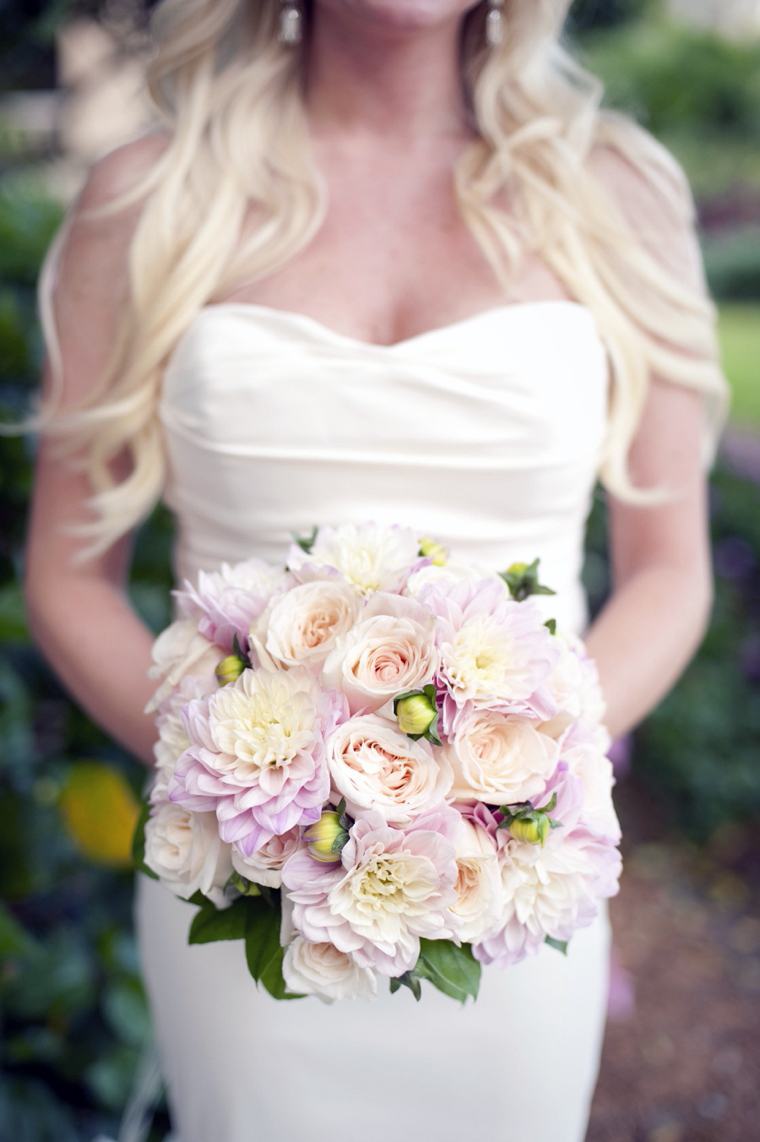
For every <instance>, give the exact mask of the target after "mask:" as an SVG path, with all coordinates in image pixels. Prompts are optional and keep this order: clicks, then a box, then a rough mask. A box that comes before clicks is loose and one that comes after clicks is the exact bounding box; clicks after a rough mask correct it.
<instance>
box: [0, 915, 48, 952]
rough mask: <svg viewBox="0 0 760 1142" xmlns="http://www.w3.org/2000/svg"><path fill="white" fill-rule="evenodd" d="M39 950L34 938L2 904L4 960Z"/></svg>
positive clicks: (0, 926) (0, 934)
mask: <svg viewBox="0 0 760 1142" xmlns="http://www.w3.org/2000/svg"><path fill="white" fill-rule="evenodd" d="M39 950H40V949H39V945H38V944H37V941H36V940H35V939H34V937H33V936H32V935H31V934H30V933H29V932H27V931H26V929H25V928H24V927H23V925H22V924H20V923H19V922H18V920H17V919H16V918H15V916H14V915H13V913H12V912H10V911H9V909H8V908H6V906H5V904H3V903H2V902H0V955H2V957H3V959H10V958H11V957H12V956H20V955H24V954H29V953H34V952H36V951H39Z"/></svg>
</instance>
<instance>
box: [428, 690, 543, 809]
mask: <svg viewBox="0 0 760 1142" xmlns="http://www.w3.org/2000/svg"><path fill="white" fill-rule="evenodd" d="M444 748H445V750H446V754H447V756H448V757H449V759H450V761H451V764H452V768H453V771H454V781H453V786H452V791H453V793H454V794H455V796H457V797H459V798H463V799H470V798H473V797H474V798H476V799H477V800H478V801H485V802H486V804H488V805H509V804H514V803H515V802H517V801H529V800H530V799H531V798H532V797H535V796H537V795H538V794H539V793H540V792H541V791H542V790H543V788H544V786H545V784H546V781H547V779H548V778H549V777H550V776H551V774H552V772H553V771H554V768H555V766H556V764H557V760H558V757H559V747H558V745H557V743H556V742H555V741H554V740H553V738H551V737H549V736H548V735H546V734H543V733H540V732H539V731H538V730H537V729H536V728H535V725H534V724H533V723H532V722H530V721H529V720H528V719H527V718H523V717H519V716H518V715H515V714H503V713H500V712H499V711H496V710H487V709H477V708H475V709H471V710H469V711H465V712H464V713H463V714H462V716H461V718H460V719H459V720H458V723H457V728H456V730H455V732H454V736H453V739H452V741H451V743H450V745H449V746H447V747H444Z"/></svg>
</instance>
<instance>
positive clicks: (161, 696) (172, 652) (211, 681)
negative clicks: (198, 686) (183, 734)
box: [143, 619, 222, 714]
mask: <svg viewBox="0 0 760 1142" xmlns="http://www.w3.org/2000/svg"><path fill="white" fill-rule="evenodd" d="M151 656H152V659H153V661H152V663H151V665H150V667H149V668H148V677H149V678H160V679H161V683H160V685H159V686H158V688H157V689H156V690H155V692H154V693H153V695H152V697H151V698H150V699H149V700H148V702H147V704H146V706H145V708H144V710H143V713H146V714H151V713H153V712H154V710H157V709H158V707H159V706H160V705H161V704H162V703H163V702H165V701H166V700H167V699H168V698H169V696H170V695H171V692H172V690H174V689H175V688H176V687H177V686H179V684H180V682H181V680H182V679H183V678H184V677H185V676H186V675H193V676H197V677H198V678H199V679H200V680H201V681H202V682H203V683H204V684H205V687H206V690H207V691H208V692H211V691H212V690H214V689H215V688H216V679H215V677H214V670H215V668H216V664H217V662H218V661H219V659H220V658H221V657H222V652H221V650H220V649H219V647H218V646H216V645H215V644H214V643H213V642H209V640H208V639H207V638H204V637H203V635H202V634H198V625H197V623H196V622H195V620H194V619H178V620H177V621H176V622H173V623H171V624H170V625H169V626H168V627H166V629H165V630H163V631H161V633H160V634H159V635H158V637H157V638H156V639H155V641H154V643H153V647H152V649H151Z"/></svg>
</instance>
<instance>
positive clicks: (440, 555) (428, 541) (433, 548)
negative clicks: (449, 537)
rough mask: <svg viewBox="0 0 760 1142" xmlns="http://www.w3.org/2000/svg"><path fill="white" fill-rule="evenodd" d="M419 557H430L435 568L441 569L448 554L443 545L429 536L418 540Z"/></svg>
mask: <svg viewBox="0 0 760 1142" xmlns="http://www.w3.org/2000/svg"><path fill="white" fill-rule="evenodd" d="M420 555H429V556H431V558H432V560H433V563H434V565H435V566H436V567H443V565H444V564H445V563H446V561H447V560H448V557H449V553H448V551H447V550H446V548H445V547H444V546H443V544H442V543H439V542H438V540H437V539H433V537H432V536H430V535H423V537H422V539H421V540H420Z"/></svg>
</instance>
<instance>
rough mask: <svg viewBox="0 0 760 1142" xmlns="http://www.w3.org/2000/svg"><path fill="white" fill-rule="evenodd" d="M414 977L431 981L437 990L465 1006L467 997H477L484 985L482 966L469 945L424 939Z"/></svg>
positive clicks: (421, 942) (421, 943)
mask: <svg viewBox="0 0 760 1142" xmlns="http://www.w3.org/2000/svg"><path fill="white" fill-rule="evenodd" d="M414 974H415V975H416V976H418V977H419V978H421V979H429V980H430V982H431V983H432V984H433V986H434V987H437V988H438V990H439V991H442V992H443V993H444V994H445V995H450V996H451V998H452V999H458V1000H459V1002H460V1003H464V1002H465V1001H466V999H467V996H468V995H470V996H472V998H473V999H476V998H477V994H478V988H479V986H480V963H479V962H478V961H477V960H476V959H475V957H474V956H473V954H472V947H471V946H470V945H469V944H462V945H461V946H458V945H457V944H455V943H453V942H452V941H451V940H426V939H422V940H420V956H419V959H418V960H417V963H416V964H415V967H414Z"/></svg>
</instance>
